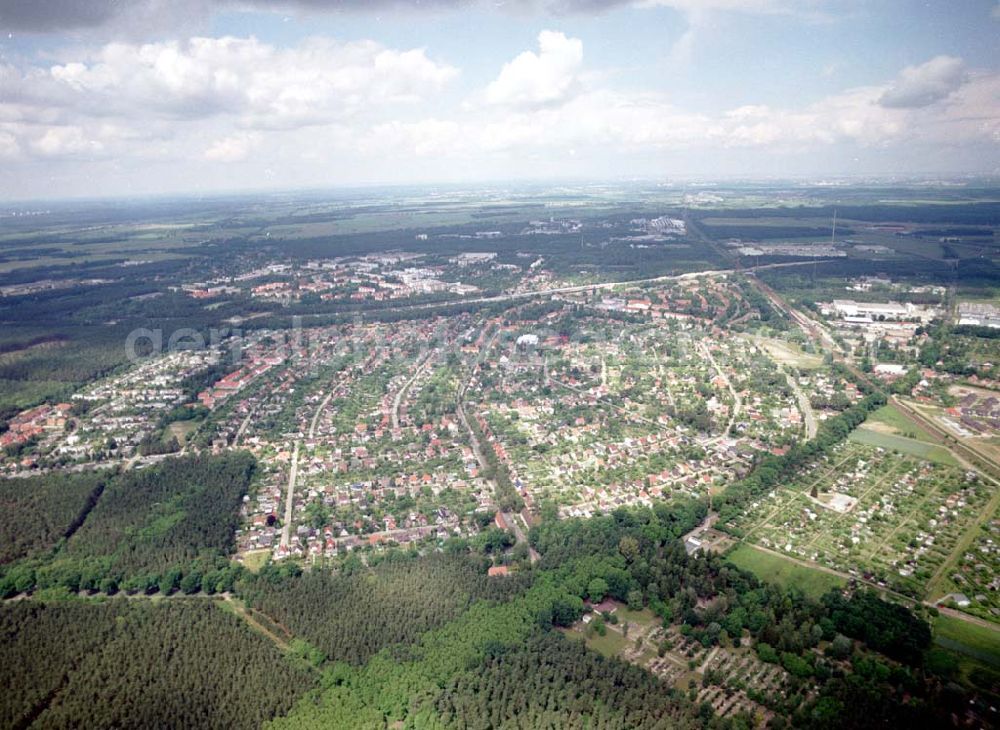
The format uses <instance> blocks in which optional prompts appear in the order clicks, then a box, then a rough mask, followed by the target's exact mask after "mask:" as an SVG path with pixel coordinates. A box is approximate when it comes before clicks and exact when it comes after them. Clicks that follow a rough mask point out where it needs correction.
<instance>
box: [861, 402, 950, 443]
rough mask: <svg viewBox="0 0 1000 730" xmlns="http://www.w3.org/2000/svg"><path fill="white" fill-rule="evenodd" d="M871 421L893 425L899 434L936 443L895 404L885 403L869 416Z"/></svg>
mask: <svg viewBox="0 0 1000 730" xmlns="http://www.w3.org/2000/svg"><path fill="white" fill-rule="evenodd" d="M868 420H869V421H878V422H879V423H884V424H885V425H887V426H889V427H891V428H892V429H893V430H894V431H895V432H896V434H897V435H899V436H906V437H908V438H911V439H917V440H918V441H927V442H928V443H934V438H933V437H932V436H931V435H930V434H929V433H927V431H925V430H924V429H923V428H921V427H920V426H918V425H917V424H915V423H913V421H911V420H910V419H908V418H907V417H906V416H904V415H903V414H902V413H900V411H899V409H897V408H896V407H895V406H893V405H885V406H882V407H881V408H879V409H878V410H877V411H875V412H874V413H872V414H871V415H870V416H868Z"/></svg>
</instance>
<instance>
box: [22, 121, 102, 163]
mask: <svg viewBox="0 0 1000 730" xmlns="http://www.w3.org/2000/svg"><path fill="white" fill-rule="evenodd" d="M30 146H31V149H32V150H33V151H34V152H36V153H37V154H38V155H40V156H42V157H74V156H78V155H84V156H92V155H94V154H97V153H100V152H102V151H103V149H104V145H103V144H102V143H101V142H100V141H99V140H97V139H94V138H92V137H90V136H89V135H88V134H87V133H86V132H85V131H84V130H83V129H82V128H80V127H76V126H67V127H51V128H49V129H47V130H45V132H43V133H42V135H41V136H40V137H37V138H36V139H34V140H32V141H31V143H30Z"/></svg>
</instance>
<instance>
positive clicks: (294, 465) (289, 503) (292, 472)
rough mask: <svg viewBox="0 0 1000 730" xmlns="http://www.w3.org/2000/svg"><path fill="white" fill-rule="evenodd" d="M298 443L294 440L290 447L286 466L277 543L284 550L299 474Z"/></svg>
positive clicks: (287, 540)
mask: <svg viewBox="0 0 1000 730" xmlns="http://www.w3.org/2000/svg"><path fill="white" fill-rule="evenodd" d="M299 444H300V442H298V441H296V442H295V448H294V449H292V459H291V462H290V464H289V468H288V491H287V493H286V494H285V519H284V522H283V523H282V525H281V542H280V543H279V544H280V546H281V547H282V548H284V549H285V550H288V543H289V541H290V540H291V538H292V516H293V510H294V505H295V480H296V478H297V477H298V475H299Z"/></svg>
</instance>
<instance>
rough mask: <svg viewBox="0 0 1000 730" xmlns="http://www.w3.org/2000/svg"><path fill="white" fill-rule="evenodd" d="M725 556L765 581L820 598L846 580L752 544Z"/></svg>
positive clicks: (839, 586)
mask: <svg viewBox="0 0 1000 730" xmlns="http://www.w3.org/2000/svg"><path fill="white" fill-rule="evenodd" d="M726 559H727V560H728V561H729V562H730V563H732V564H733V565H735V566H737V567H738V568H742V569H743V570H746V571H749V572H751V573H753V574H754V575H756V576H757V577H758V578H760V579H761V580H763V581H767V582H768V583H777V584H778V585H780V586H782V587H784V588H798V589H799V590H801V591H802V592H803V593H805V594H806V595H807V596H810V597H812V598H818V597H819V596H822V595H823V594H824V593H826V592H827V591H829V590H832V589H835V588H842V587H843V586H844V581H843V580H842V579H840V578H838V577H837V576H835V575H832V574H830V573H826V572H824V571H822V570H813V569H810V568H806V567H804V566H802V565H798V564H797V563H793V562H792V561H791V560H786V559H784V558H782V557H780V556H778V555H774V554H772V553H767V552H764V551H763V550H759V549H757V548H755V547H754V546H753V545H740V546H739V547H737V548H736V549H735V550H733V551H732V552H731V553H729V554H728V555H727V556H726Z"/></svg>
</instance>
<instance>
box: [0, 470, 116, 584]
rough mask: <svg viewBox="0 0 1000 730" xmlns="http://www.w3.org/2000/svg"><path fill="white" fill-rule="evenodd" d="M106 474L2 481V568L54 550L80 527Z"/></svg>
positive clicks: (45, 476)
mask: <svg viewBox="0 0 1000 730" xmlns="http://www.w3.org/2000/svg"><path fill="white" fill-rule="evenodd" d="M106 479H107V474H105V473H103V472H92V473H88V474H69V475H65V474H56V475H52V474H46V475H41V476H34V477H28V478H17V479H3V480H0V511H2V513H3V514H4V515H7V518H6V519H4V520H2V521H0V565H6V564H7V563H10V562H11V561H13V560H17V559H19V558H23V557H27V556H30V555H36V554H38V553H40V552H43V551H45V550H50V549H52V548H53V547H55V545H56V543H57V542H59V540H61V539H63V538H66V537H69V536H70V534H72V532H73V530H74V529H75V528H76V527H78V526H79V524H80V523H81V522H82V520H83V518H84V517H85V516H86V513H87V511H88V510H89V508H90V507H92V506H93V504H94V503H95V502H96V501H97V499H98V497H99V496H100V494H101V491H102V490H103V489H104V482H105V480H106Z"/></svg>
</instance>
